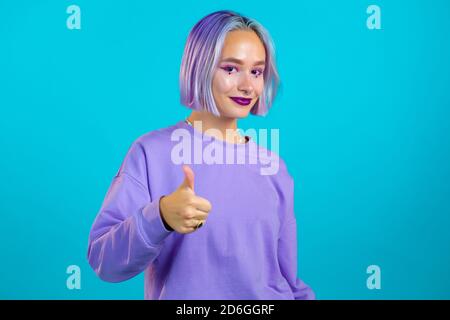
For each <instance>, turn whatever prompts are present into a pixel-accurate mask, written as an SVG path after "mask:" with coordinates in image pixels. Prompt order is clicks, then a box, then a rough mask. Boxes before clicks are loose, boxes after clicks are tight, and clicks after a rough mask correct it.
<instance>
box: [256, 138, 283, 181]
mask: <svg viewBox="0 0 450 320" xmlns="http://www.w3.org/2000/svg"><path fill="white" fill-rule="evenodd" d="M253 142H254V141H253ZM254 144H255V145H256V148H257V153H256V154H257V155H258V161H259V163H261V164H270V165H271V167H274V168H276V170H272V171H271V172H272V173H274V174H271V175H273V176H275V177H280V178H284V177H287V178H291V175H290V174H289V171H288V168H287V164H286V161H285V160H284V159H283V157H282V156H281V155H280V152H279V150H270V149H268V148H266V147H264V146H261V145H259V144H257V143H256V142H254ZM275 171H276V172H275Z"/></svg>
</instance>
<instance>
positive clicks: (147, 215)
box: [142, 197, 172, 246]
mask: <svg viewBox="0 0 450 320" xmlns="http://www.w3.org/2000/svg"><path fill="white" fill-rule="evenodd" d="M160 199H161V197H157V198H156V199H155V200H154V201H152V202H150V203H148V204H147V205H146V206H145V207H144V208H142V216H143V218H144V219H143V222H142V228H143V230H144V233H145V235H146V237H147V239H148V240H149V242H150V243H151V244H152V245H153V246H158V245H160V244H161V242H162V241H163V240H164V239H165V238H166V237H167V236H168V235H169V234H171V233H172V231H170V230H167V229H166V228H165V227H164V223H163V221H162V217H161V213H160V211H159V200H160Z"/></svg>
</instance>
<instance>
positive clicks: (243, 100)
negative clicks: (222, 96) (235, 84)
mask: <svg viewBox="0 0 450 320" xmlns="http://www.w3.org/2000/svg"><path fill="white" fill-rule="evenodd" d="M230 99H231V100H233V101H234V102H236V103H237V104H239V105H241V106H248V105H249V104H250V102H252V99H248V98H241V97H230Z"/></svg>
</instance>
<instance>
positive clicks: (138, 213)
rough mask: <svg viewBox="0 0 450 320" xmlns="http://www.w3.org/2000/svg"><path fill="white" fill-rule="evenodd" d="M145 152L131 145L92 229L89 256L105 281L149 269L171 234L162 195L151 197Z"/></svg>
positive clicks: (115, 279) (93, 266)
mask: <svg viewBox="0 0 450 320" xmlns="http://www.w3.org/2000/svg"><path fill="white" fill-rule="evenodd" d="M143 152H144V150H143V148H142V146H141V145H139V144H138V143H134V144H133V145H132V146H131V148H130V150H129V151H128V154H127V156H126V158H125V160H124V161H123V163H122V165H121V168H120V169H119V172H118V174H117V175H116V176H115V177H114V179H113V181H112V183H111V185H110V187H109V189H108V192H107V194H106V197H105V199H104V201H103V204H102V206H101V209H100V212H99V213H98V215H97V218H96V219H95V222H94V224H93V226H92V228H91V232H90V235H89V245H88V252H87V257H88V260H89V264H90V265H91V267H92V268H93V269H94V271H95V272H96V274H97V275H98V276H99V277H100V278H101V279H103V280H105V281H109V282H120V281H124V280H127V279H129V278H132V277H134V276H136V275H137V274H139V273H140V272H142V271H143V270H145V268H146V267H147V266H148V265H149V264H150V263H152V262H153V261H154V259H155V258H156V257H157V256H158V255H159V252H160V251H161V248H162V245H163V240H164V239H165V238H166V237H167V236H168V235H169V234H170V233H171V232H170V231H169V230H167V229H166V228H165V227H164V224H163V221H162V218H161V215H160V211H159V200H160V198H158V199H153V200H152V199H150V193H149V191H148V188H147V187H146V184H144V183H145V182H144V181H146V179H145V178H144V177H145V176H146V171H145V170H146V169H145V163H144V159H145V157H144V155H143V154H142V153H143Z"/></svg>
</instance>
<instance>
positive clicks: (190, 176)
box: [181, 165, 194, 191]
mask: <svg viewBox="0 0 450 320" xmlns="http://www.w3.org/2000/svg"><path fill="white" fill-rule="evenodd" d="M183 172H184V181H183V183H182V184H181V187H185V188H186V187H188V188H191V189H192V191H194V171H192V169H191V167H189V166H188V165H183Z"/></svg>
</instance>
